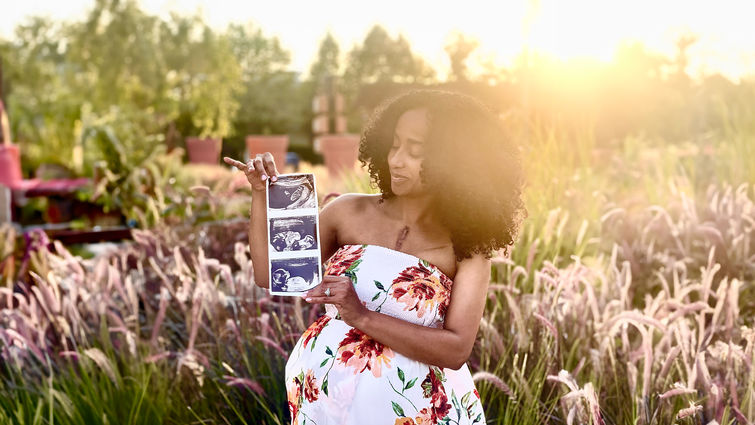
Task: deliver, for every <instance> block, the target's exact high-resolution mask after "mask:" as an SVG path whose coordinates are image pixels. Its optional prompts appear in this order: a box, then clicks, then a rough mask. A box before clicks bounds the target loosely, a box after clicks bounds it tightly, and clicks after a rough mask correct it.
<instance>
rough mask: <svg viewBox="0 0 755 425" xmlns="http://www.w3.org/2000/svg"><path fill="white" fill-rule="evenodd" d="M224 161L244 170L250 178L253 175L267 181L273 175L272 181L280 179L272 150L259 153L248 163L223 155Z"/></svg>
mask: <svg viewBox="0 0 755 425" xmlns="http://www.w3.org/2000/svg"><path fill="white" fill-rule="evenodd" d="M223 162H225V163H226V164H228V165H232V166H234V167H236V168H238V169H239V170H241V171H243V172H244V173H246V175H247V177H249V178H250V180H251V178H252V177H255V178H258V179H259V180H262V181H265V180H267V178H268V177H271V179H270V180H271V181H276V180H278V174H280V173H278V169H277V167H276V166H275V159H274V158H273V155H272V154H271V153H270V152H265V153H263V154H257V155H256V156H255V157H254V158H253V159H251V160H250V161H249V162H248V163H246V164H245V163H243V162H241V161H237V160H235V159H233V158H230V157H227V156H226V157H223Z"/></svg>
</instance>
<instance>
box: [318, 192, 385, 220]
mask: <svg viewBox="0 0 755 425" xmlns="http://www.w3.org/2000/svg"><path fill="white" fill-rule="evenodd" d="M379 198H380V195H379V194H377V195H376V194H365V193H344V194H342V195H339V196H338V197H336V198H335V199H333V200H332V201H330V202H328V203H327V204H325V206H324V207H323V208H322V212H321V214H327V215H341V214H349V215H351V214H354V213H359V212H364V211H365V210H367V209H369V208H371V207H372V206H374V205H375V204H376V203H377V200H378V199H379Z"/></svg>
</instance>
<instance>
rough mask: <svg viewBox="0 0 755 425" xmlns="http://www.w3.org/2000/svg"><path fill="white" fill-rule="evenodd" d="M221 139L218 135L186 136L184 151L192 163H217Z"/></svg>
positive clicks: (221, 145) (221, 147) (221, 144)
mask: <svg viewBox="0 0 755 425" xmlns="http://www.w3.org/2000/svg"><path fill="white" fill-rule="evenodd" d="M222 149H223V139H222V138H220V137H187V138H186V152H187V153H188V155H189V162H191V163H192V164H218V163H219V161H220V151H221V150H222Z"/></svg>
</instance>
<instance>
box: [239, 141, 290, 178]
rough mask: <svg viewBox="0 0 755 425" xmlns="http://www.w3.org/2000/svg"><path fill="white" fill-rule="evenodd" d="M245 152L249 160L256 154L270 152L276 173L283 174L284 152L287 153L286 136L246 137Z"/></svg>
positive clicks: (284, 164)
mask: <svg viewBox="0 0 755 425" xmlns="http://www.w3.org/2000/svg"><path fill="white" fill-rule="evenodd" d="M246 150H247V151H248V152H249V158H254V157H255V156H256V155H257V154H258V153H265V152H270V153H271V154H273V159H274V160H275V166H276V168H277V169H278V172H280V173H283V167H285V166H286V152H287V151H288V135H287V134H282V135H280V134H279V135H270V136H263V135H259V134H250V135H249V136H246Z"/></svg>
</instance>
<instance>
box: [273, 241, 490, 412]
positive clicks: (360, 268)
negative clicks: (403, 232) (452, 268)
mask: <svg viewBox="0 0 755 425" xmlns="http://www.w3.org/2000/svg"><path fill="white" fill-rule="evenodd" d="M325 273H327V274H331V275H344V276H349V277H350V278H351V280H352V282H353V283H354V288H355V290H356V293H357V294H358V296H359V298H360V299H361V300H362V301H363V302H364V303H365V305H366V306H367V308H369V309H371V310H374V311H378V312H381V313H383V314H387V315H390V316H394V317H397V318H400V319H402V320H406V321H408V322H411V323H416V324H420V325H424V326H430V327H436V328H442V327H443V320H444V317H445V314H446V310H447V308H448V303H449V299H450V295H451V285H452V284H453V281H452V280H451V279H449V278H448V277H447V276H446V275H445V274H443V272H441V271H440V270H439V269H438V268H437V267H435V266H434V265H432V264H430V263H428V262H427V261H425V260H423V259H420V258H418V257H415V256H413V255H411V254H407V253H404V252H401V251H396V250H393V249H390V248H385V247H382V246H378V245H345V246H343V247H341V248H340V249H338V250H337V251H336V252H335V254H333V256H332V257H330V258H329V259H328V260H327V261H326V262H325ZM337 313H338V311H337V310H336V308H335V306H333V305H326V306H325V314H324V315H323V316H321V317H320V318H319V319H318V320H317V321H315V322H314V323H312V325H310V326H309V328H307V330H306V331H305V332H304V333H303V334H302V336H301V338H299V341H298V342H297V343H296V345H295V346H294V349H293V351H292V352H291V355H290V356H289V358H288V362H287V364H286V390H287V392H288V406H289V410H290V412H291V423H292V424H294V425H304V424H312V425H344V424H355V425H357V424H358V425H362V424H363V425H370V424H381V425H383V424H388V425H395V424H401V425H408V424H417V425H419V424H422V425H424V424H455V425H456V424H459V425H461V424H484V423H485V415H484V414H483V411H482V405H481V402H480V396H479V394H478V393H477V390H476V389H475V386H474V382H473V381H472V376H471V375H470V373H469V369H468V368H467V365H466V364H465V365H464V366H462V367H461V368H460V369H459V370H452V369H447V368H440V367H437V366H430V365H428V364H426V363H421V362H418V361H416V360H412V359H410V358H408V357H406V356H404V355H402V354H399V353H396V352H394V351H393V350H391V349H390V347H387V346H384V345H383V344H381V343H379V342H377V341H375V340H374V339H372V338H370V337H369V336H367V335H366V334H364V333H362V332H361V331H359V330H357V329H355V328H352V327H351V326H349V325H347V324H346V323H345V322H344V321H342V320H340V319H339V318H338V314H337ZM438 349H439V350H440V349H442V347H438Z"/></svg>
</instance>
